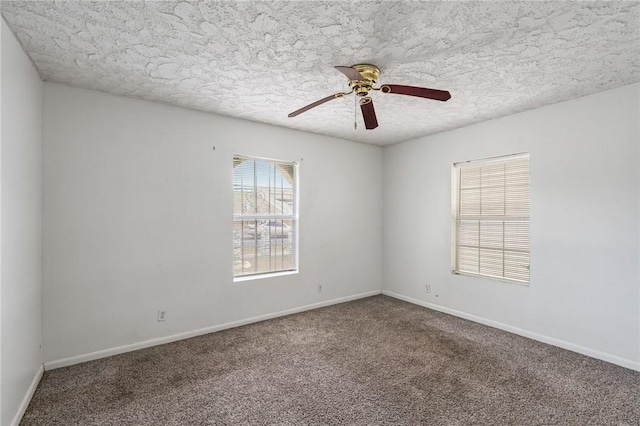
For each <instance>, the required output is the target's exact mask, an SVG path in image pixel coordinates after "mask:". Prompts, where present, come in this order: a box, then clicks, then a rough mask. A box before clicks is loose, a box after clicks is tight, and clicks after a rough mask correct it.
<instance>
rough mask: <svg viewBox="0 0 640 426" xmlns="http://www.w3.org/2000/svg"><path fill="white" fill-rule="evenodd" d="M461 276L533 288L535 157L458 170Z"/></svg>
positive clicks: (474, 164)
mask: <svg viewBox="0 0 640 426" xmlns="http://www.w3.org/2000/svg"><path fill="white" fill-rule="evenodd" d="M453 174H454V185H453V188H454V196H453V212H454V221H455V223H454V227H453V228H454V241H455V243H454V260H453V271H454V272H455V273H459V274H466V275H477V276H484V277H490V278H496V279H499V280H503V281H512V282H518V283H524V284H528V283H529V205H530V191H529V154H519V155H511V156H507V157H499V158H494V159H488V160H480V161H469V162H463V163H456V164H454V173H453Z"/></svg>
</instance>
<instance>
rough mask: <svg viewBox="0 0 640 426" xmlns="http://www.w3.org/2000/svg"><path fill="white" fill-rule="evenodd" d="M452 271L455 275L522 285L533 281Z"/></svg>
mask: <svg viewBox="0 0 640 426" xmlns="http://www.w3.org/2000/svg"><path fill="white" fill-rule="evenodd" d="M451 273H452V274H453V275H460V276H463V277H475V278H483V279H485V280H491V281H498V282H501V283H507V284H517V285H521V286H523V287H529V284H530V283H531V281H529V282H525V281H517V280H510V279H508V278H500V277H492V276H490V275H480V274H472V273H469V272H459V271H451Z"/></svg>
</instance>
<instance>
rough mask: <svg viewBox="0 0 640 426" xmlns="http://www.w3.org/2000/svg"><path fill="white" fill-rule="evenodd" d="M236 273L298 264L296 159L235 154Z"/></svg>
mask: <svg viewBox="0 0 640 426" xmlns="http://www.w3.org/2000/svg"><path fill="white" fill-rule="evenodd" d="M233 165H234V170H233V189H234V190H233V196H234V203H233V209H234V224H233V235H234V244H233V254H234V258H233V272H234V276H236V277H237V276H246V275H257V274H266V273H272V272H282V271H291V270H296V269H297V264H296V262H297V254H296V241H297V238H296V233H297V220H296V184H297V181H296V171H297V165H296V164H295V163H287V162H282V161H275V160H265V159H258V158H250V157H244V156H235V157H234V161H233Z"/></svg>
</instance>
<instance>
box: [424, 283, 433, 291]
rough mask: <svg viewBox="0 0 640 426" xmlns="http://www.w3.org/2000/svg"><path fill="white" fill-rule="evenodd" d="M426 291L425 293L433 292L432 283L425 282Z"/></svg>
mask: <svg viewBox="0 0 640 426" xmlns="http://www.w3.org/2000/svg"><path fill="white" fill-rule="evenodd" d="M424 292H425V293H431V284H425V286H424Z"/></svg>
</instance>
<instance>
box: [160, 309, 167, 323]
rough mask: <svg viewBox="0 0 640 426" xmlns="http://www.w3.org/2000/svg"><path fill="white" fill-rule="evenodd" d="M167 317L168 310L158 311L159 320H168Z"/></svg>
mask: <svg viewBox="0 0 640 426" xmlns="http://www.w3.org/2000/svg"><path fill="white" fill-rule="evenodd" d="M166 319H167V311H165V310H159V311H158V321H166Z"/></svg>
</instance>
